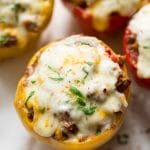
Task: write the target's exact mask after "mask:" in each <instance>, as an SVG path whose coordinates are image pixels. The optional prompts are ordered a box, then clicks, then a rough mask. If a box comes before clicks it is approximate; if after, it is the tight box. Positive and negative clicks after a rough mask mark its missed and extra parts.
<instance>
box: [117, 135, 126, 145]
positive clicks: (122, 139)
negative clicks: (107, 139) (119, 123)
mask: <svg viewBox="0 0 150 150" xmlns="http://www.w3.org/2000/svg"><path fill="white" fill-rule="evenodd" d="M128 139H129V136H128V135H127V134H122V135H121V134H120V135H118V136H117V141H118V143H119V144H127V143H128Z"/></svg>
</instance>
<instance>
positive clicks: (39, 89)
mask: <svg viewBox="0 0 150 150" xmlns="http://www.w3.org/2000/svg"><path fill="white" fill-rule="evenodd" d="M129 86H130V80H129V78H128V75H127V71H126V67H125V65H124V63H123V58H122V56H120V55H117V54H115V53H114V52H113V51H112V50H111V49H110V48H109V47H108V46H107V45H106V44H104V43H103V42H102V41H100V40H98V39H96V38H95V37H89V36H81V35H74V36H71V37H68V38H66V39H62V40H60V41H56V42H53V43H50V44H49V45H47V46H45V47H44V48H42V49H41V50H39V51H38V52H37V53H36V54H35V55H34V56H33V58H32V59H31V61H30V62H29V64H28V66H27V68H26V71H25V74H24V76H23V77H22V79H21V80H20V82H19V84H18V88H17V92H16V98H15V101H14V105H15V108H16V110H17V112H18V114H19V116H20V118H21V120H22V122H23V124H24V126H25V127H26V128H27V129H28V130H29V132H31V133H32V134H33V135H34V136H35V137H37V138H38V139H40V140H42V141H44V142H45V143H47V144H49V145H50V146H52V147H54V148H56V149H60V150H65V149H66V150H73V149H74V150H88V149H95V148H97V147H99V146H101V145H103V144H104V143H106V142H107V141H108V140H109V139H110V138H112V136H113V135H114V134H115V133H116V132H117V130H118V129H119V127H120V126H121V123H122V121H123V118H124V115H125V112H126V109H127V107H128V102H129V101H128V98H129V89H130V88H129Z"/></svg>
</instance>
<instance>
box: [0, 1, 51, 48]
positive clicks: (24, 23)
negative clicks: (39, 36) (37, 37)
mask: <svg viewBox="0 0 150 150" xmlns="http://www.w3.org/2000/svg"><path fill="white" fill-rule="evenodd" d="M49 5H51V4H50V1H49V0H1V1H0V37H1V36H4V35H7V34H8V35H13V36H16V38H17V40H20V41H22V42H21V43H22V45H20V46H22V47H23V46H24V45H25V44H27V42H28V38H26V37H27V36H28V34H29V33H31V32H32V31H31V30H35V31H33V32H32V33H34V34H35V33H36V32H37V33H38V31H39V30H41V27H42V26H43V23H44V21H45V19H46V18H45V15H44V9H50V7H49ZM49 13H50V12H49ZM18 43H19V42H18Z"/></svg>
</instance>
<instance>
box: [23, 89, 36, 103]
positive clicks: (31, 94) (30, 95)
mask: <svg viewBox="0 0 150 150" xmlns="http://www.w3.org/2000/svg"><path fill="white" fill-rule="evenodd" d="M34 94H35V91H32V92H30V94H29V96H28V97H27V99H26V100H25V105H26V106H27V103H28V101H29V100H30V98H31V97H32V96H33V95H34Z"/></svg>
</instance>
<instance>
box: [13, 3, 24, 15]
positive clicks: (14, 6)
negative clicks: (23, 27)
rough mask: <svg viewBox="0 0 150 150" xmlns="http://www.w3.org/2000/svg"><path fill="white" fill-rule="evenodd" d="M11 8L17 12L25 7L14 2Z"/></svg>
mask: <svg viewBox="0 0 150 150" xmlns="http://www.w3.org/2000/svg"><path fill="white" fill-rule="evenodd" d="M11 10H12V11H15V12H17V13H18V12H23V11H25V8H24V7H23V6H22V5H21V4H20V3H16V4H14V5H13V6H12V8H11Z"/></svg>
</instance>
